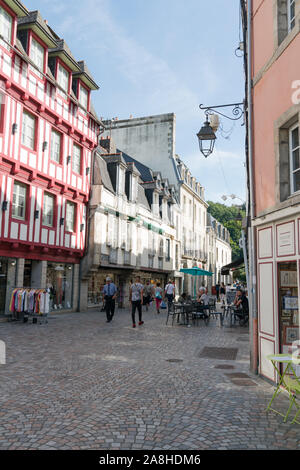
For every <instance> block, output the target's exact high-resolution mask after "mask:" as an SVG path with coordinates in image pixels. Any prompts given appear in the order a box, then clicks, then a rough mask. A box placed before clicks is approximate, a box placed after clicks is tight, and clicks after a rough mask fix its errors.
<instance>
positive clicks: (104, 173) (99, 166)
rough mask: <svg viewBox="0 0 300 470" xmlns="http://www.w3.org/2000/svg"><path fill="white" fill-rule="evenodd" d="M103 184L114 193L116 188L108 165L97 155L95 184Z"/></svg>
mask: <svg viewBox="0 0 300 470" xmlns="http://www.w3.org/2000/svg"><path fill="white" fill-rule="evenodd" d="M100 183H102V184H103V186H104V187H105V188H106V189H108V190H109V191H111V192H112V193H114V192H115V191H114V188H113V185H112V182H111V179H110V176H109V173H108V169H107V164H106V161H105V160H104V158H102V157H101V155H99V153H96V157H95V170H94V184H100Z"/></svg>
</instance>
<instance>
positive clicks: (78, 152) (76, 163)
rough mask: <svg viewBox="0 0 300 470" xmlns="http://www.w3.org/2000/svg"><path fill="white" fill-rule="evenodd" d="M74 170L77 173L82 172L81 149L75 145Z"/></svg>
mask: <svg viewBox="0 0 300 470" xmlns="http://www.w3.org/2000/svg"><path fill="white" fill-rule="evenodd" d="M72 170H73V171H75V172H76V173H80V172H81V148H80V147H78V145H75V144H74V146H73V159H72Z"/></svg>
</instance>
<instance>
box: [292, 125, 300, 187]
mask: <svg viewBox="0 0 300 470" xmlns="http://www.w3.org/2000/svg"><path fill="white" fill-rule="evenodd" d="M289 140H290V184H291V193H295V192H296V191H299V190H300V161H299V126H298V124H297V125H296V126H294V127H292V128H291V129H290V139H289Z"/></svg>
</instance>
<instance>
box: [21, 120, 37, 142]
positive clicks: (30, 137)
mask: <svg viewBox="0 0 300 470" xmlns="http://www.w3.org/2000/svg"><path fill="white" fill-rule="evenodd" d="M34 137H35V118H34V117H33V116H31V115H30V114H28V113H27V112H24V113H23V122H22V144H23V145H25V146H26V147H29V148H31V149H32V150H34Z"/></svg>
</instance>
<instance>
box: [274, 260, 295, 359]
mask: <svg viewBox="0 0 300 470" xmlns="http://www.w3.org/2000/svg"><path fill="white" fill-rule="evenodd" d="M277 268H278V286H279V289H278V310H279V312H278V313H279V332H280V336H279V345H280V352H281V353H289V352H290V350H291V346H292V345H293V343H294V342H295V341H298V340H299V310H298V276H297V262H296V261H290V262H282V263H278V265H277Z"/></svg>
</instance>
